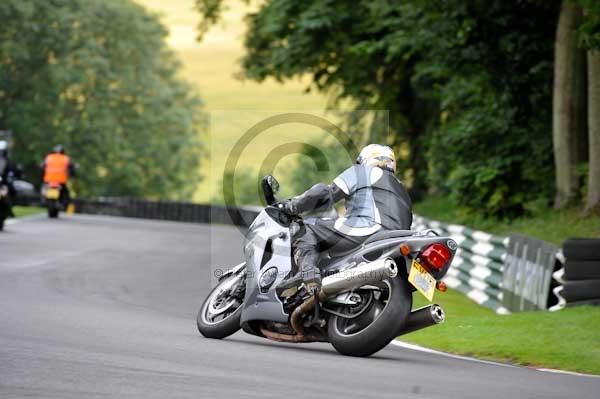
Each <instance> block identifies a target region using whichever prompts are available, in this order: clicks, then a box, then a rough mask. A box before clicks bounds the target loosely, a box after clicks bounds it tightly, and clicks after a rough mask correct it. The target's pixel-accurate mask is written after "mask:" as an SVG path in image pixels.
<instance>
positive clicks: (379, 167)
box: [278, 144, 412, 292]
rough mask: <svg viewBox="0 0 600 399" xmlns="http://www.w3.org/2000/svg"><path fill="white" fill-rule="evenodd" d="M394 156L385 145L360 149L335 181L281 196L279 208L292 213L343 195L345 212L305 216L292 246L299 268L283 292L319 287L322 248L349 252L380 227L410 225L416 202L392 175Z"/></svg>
mask: <svg viewBox="0 0 600 399" xmlns="http://www.w3.org/2000/svg"><path fill="white" fill-rule="evenodd" d="M395 172H396V157H395V155H394V151H393V150H392V149H391V148H390V147H388V146H384V145H379V144H370V145H368V146H366V147H364V148H363V149H362V151H361V152H360V154H359V155H358V158H357V159H356V165H354V166H351V167H350V168H348V169H346V170H345V171H344V172H342V174H340V175H339V176H338V177H336V178H335V179H334V180H333V184H331V185H326V184H323V183H319V184H316V185H314V186H313V187H311V188H310V189H309V190H307V191H306V192H304V193H303V194H301V195H299V196H297V197H294V198H292V199H289V200H286V201H283V202H282V203H280V204H279V207H280V208H281V209H282V211H283V212H285V213H287V214H289V215H299V214H301V213H303V212H307V211H313V210H322V209H327V208H331V207H332V206H333V205H334V204H335V203H336V202H338V201H340V200H342V199H344V200H345V207H346V214H345V215H344V217H341V218H337V219H332V218H320V219H314V220H312V221H311V220H310V219H307V220H305V222H304V224H303V225H302V226H301V227H300V229H299V231H297V232H296V233H294V234H293V237H292V248H293V254H294V260H295V261H296V264H297V266H298V269H299V270H298V273H297V274H296V275H295V276H293V277H291V278H290V279H288V280H285V281H283V282H282V284H281V285H280V286H279V287H278V288H279V290H280V291H281V292H286V291H287V290H290V289H295V288H297V287H298V286H299V285H300V283H301V282H303V283H304V285H305V286H306V288H307V289H308V290H309V292H310V291H313V292H314V291H315V290H318V289H320V286H321V272H320V270H319V268H318V267H317V262H318V257H319V252H322V251H326V250H331V249H332V248H334V249H335V251H336V252H344V251H348V250H350V249H352V248H355V247H357V246H359V245H360V244H362V243H363V242H364V241H365V240H366V239H367V238H368V237H369V236H371V235H372V234H374V233H376V232H378V231H381V230H408V229H410V226H411V224H412V203H411V200H410V197H409V195H408V192H407V191H406V189H405V188H404V186H403V184H402V183H401V182H400V181H399V180H398V179H397V178H396V177H395V176H394V173H395Z"/></svg>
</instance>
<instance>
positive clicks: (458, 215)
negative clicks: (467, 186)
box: [414, 198, 600, 246]
mask: <svg viewBox="0 0 600 399" xmlns="http://www.w3.org/2000/svg"><path fill="white" fill-rule="evenodd" d="M414 211H415V212H416V213H418V214H419V215H423V216H425V217H428V218H431V219H435V220H439V221H441V222H446V223H454V224H462V225H465V226H469V227H473V228H475V229H478V230H483V231H485V232H487V233H492V234H499V235H508V234H510V233H513V232H514V233H520V234H525V235H527V236H531V237H536V238H539V239H541V240H544V241H548V242H551V243H553V244H556V245H558V246H560V245H562V243H563V241H564V240H566V239H567V238H569V237H600V218H599V217H584V216H583V215H582V212H581V209H577V208H572V209H564V210H555V209H550V208H544V209H540V210H539V211H537V212H536V213H535V214H534V215H532V216H527V217H522V218H518V219H514V220H496V219H485V218H483V217H481V216H480V215H474V214H465V213H464V212H461V210H460V209H458V208H456V206H454V205H452V203H451V202H450V201H449V200H447V199H445V198H428V199H427V200H425V201H422V202H419V203H416V204H415V205H414Z"/></svg>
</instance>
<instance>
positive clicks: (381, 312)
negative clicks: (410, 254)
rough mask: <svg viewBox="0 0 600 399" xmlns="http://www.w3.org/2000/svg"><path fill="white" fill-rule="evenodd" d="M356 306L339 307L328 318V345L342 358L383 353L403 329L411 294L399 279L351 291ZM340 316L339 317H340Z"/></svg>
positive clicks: (409, 308)
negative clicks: (357, 295)
mask: <svg viewBox="0 0 600 399" xmlns="http://www.w3.org/2000/svg"><path fill="white" fill-rule="evenodd" d="M355 293H357V294H359V295H360V296H361V298H362V300H361V304H360V305H359V306H356V307H353V308H350V307H340V308H338V314H339V315H332V316H330V317H329V321H328V324H327V333H328V338H329V342H330V343H331V345H333V347H334V348H335V349H336V350H337V351H338V352H339V353H341V354H342V355H347V356H360V357H364V356H370V355H372V354H373V353H375V352H377V351H379V350H381V349H383V348H384V347H385V346H386V345H388V344H389V343H390V342H391V341H392V340H393V339H394V338H396V337H397V336H398V334H399V333H400V331H401V330H402V329H403V327H404V324H405V322H406V319H407V318H408V315H409V313H410V310H411V307H412V293H411V290H410V288H409V286H408V282H407V281H406V280H405V279H404V278H402V277H394V278H389V279H387V280H384V281H382V282H381V283H380V284H378V285H377V286H368V287H362V288H360V289H358V290H355ZM342 315H343V316H342Z"/></svg>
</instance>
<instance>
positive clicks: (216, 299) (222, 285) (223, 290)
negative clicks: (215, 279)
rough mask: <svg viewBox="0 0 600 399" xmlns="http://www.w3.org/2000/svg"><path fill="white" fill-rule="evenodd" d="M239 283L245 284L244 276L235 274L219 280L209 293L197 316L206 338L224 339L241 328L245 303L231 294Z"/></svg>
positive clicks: (201, 330) (200, 328) (201, 331)
mask: <svg viewBox="0 0 600 399" xmlns="http://www.w3.org/2000/svg"><path fill="white" fill-rule="evenodd" d="M240 278H241V279H242V281H241V282H239V284H245V281H243V276H239V275H236V274H233V275H231V276H229V277H226V278H224V279H223V280H221V281H219V284H217V286H216V287H215V288H213V289H212V291H211V292H210V293H209V294H208V296H207V297H206V299H205V300H204V302H203V303H202V306H201V307H200V310H199V311H198V316H197V317H196V324H197V326H198V331H199V332H200V334H202V335H203V336H205V337H206V338H215V339H222V338H225V337H228V336H230V335H231V334H234V333H235V332H237V331H238V330H239V329H240V328H241V325H240V319H241V317H242V308H243V306H242V305H243V303H242V301H240V300H239V299H238V298H235V297H232V296H231V295H229V294H230V293H231V292H232V291H233V290H235V287H236V286H237V283H236V281H237V280H239V279H240Z"/></svg>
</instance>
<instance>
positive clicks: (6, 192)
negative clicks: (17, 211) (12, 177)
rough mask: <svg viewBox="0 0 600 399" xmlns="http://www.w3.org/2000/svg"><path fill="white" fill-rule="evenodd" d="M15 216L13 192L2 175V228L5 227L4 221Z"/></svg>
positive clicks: (0, 215)
mask: <svg viewBox="0 0 600 399" xmlns="http://www.w3.org/2000/svg"><path fill="white" fill-rule="evenodd" d="M12 216H13V212H12V201H11V193H10V187H9V185H8V182H6V181H4V179H3V178H2V176H0V230H3V229H4V221H5V220H6V219H8V218H9V217H12Z"/></svg>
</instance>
